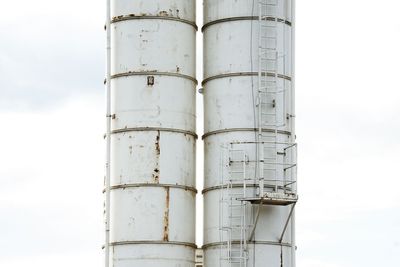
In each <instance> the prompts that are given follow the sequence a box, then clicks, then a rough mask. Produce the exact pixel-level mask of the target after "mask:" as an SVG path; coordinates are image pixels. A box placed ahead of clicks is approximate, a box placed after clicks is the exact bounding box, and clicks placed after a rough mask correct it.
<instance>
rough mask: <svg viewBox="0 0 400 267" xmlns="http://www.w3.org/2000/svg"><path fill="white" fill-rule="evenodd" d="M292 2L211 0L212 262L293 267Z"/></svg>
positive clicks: (207, 247) (207, 88) (207, 191)
mask: <svg viewBox="0 0 400 267" xmlns="http://www.w3.org/2000/svg"><path fill="white" fill-rule="evenodd" d="M293 2H294V1H292V0H255V1H253V0H237V1H230V0H205V1H204V26H203V28H202V30H203V33H204V81H203V94H204V127H205V130H204V131H205V135H204V136H203V139H204V147H205V155H204V161H205V169H204V175H205V181H204V191H203V194H204V246H203V249H204V266H205V267H214V266H221V267H244V266H249V267H264V266H271V267H282V266H284V267H293V266H295V255H294V254H295V239H294V206H295V202H296V200H297V194H296V187H297V181H296V145H295V133H294V117H295V114H294V84H293V83H294V68H293V62H294V61H293V57H294V55H293V43H294V38H293V36H294V33H293V26H294V25H293V24H294V16H293V13H294V12H293V10H294V3H293ZM263 51H266V52H265V53H266V54H267V56H265V55H263V53H264V52H263ZM268 53H269V54H268ZM271 88H272V89H271ZM265 90H266V91H265ZM268 90H269V91H268ZM263 95H266V97H265V98H266V100H265V101H264V100H263ZM263 101H264V102H263ZM261 150H262V151H261ZM260 151H261V152H260ZM260 155H261V156H260ZM260 166H261V167H260ZM260 169H261V170H260ZM261 180H262V184H263V186H261V187H262V188H261V187H260V181H261ZM244 187H246V188H244ZM260 191H261V193H260ZM263 192H265V193H263ZM268 194H269V195H268ZM267 195H268V196H276V197H275V198H274V197H271V198H270V199H269V198H268V197H267ZM280 196H290V197H288V198H284V199H283V200H282V199H281V200H279V197H280ZM250 197H253V198H252V200H250ZM267 198H268V199H267ZM243 200H246V201H243ZM260 202H262V203H261V204H260Z"/></svg>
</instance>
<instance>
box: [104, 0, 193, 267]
mask: <svg viewBox="0 0 400 267" xmlns="http://www.w3.org/2000/svg"><path fill="white" fill-rule="evenodd" d="M107 8H108V16H107V17H108V21H107V33H108V37H109V38H108V58H109V60H108V70H109V73H108V79H107V89H108V93H109V94H108V96H109V97H108V103H109V105H108V112H107V121H108V126H109V128H108V134H107V143H108V151H109V153H108V160H107V167H108V168H107V175H106V189H105V195H106V212H105V213H106V216H105V217H106V244H105V252H106V265H105V266H107V267H160V266H165V267H176V266H181V267H194V254H195V249H196V245H195V196H196V189H195V173H196V168H195V153H196V151H195V149H196V146H195V143H196V138H197V136H196V129H195V125H196V122H195V103H196V101H195V95H196V84H197V82H196V79H195V73H196V70H195V52H196V45H195V42H196V31H197V28H196V24H195V1H194V0H170V1H168V0H137V1H133V0H111V1H110V0H109V1H108V5H107Z"/></svg>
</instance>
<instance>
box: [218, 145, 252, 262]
mask: <svg viewBox="0 0 400 267" xmlns="http://www.w3.org/2000/svg"><path fill="white" fill-rule="evenodd" d="M229 146H230V147H229V149H228V155H229V158H228V165H229V173H228V175H227V179H223V180H222V181H221V182H222V184H223V185H224V188H223V193H222V196H221V201H220V203H221V208H220V209H221V212H220V214H221V216H222V218H221V219H222V224H221V226H220V230H221V231H222V236H221V241H222V242H223V243H226V245H225V246H224V251H223V252H222V255H221V261H224V262H225V263H227V264H228V266H229V267H246V266H247V260H248V251H247V232H248V229H249V228H250V226H249V225H248V221H247V220H248V218H247V216H246V209H247V205H248V203H247V202H245V201H241V199H243V198H245V197H246V186H243V187H242V183H243V181H246V179H247V177H246V167H247V166H246V165H247V163H248V156H247V154H246V152H245V151H244V150H240V149H234V148H233V146H232V145H229ZM238 185H239V187H237V186H238ZM226 208H227V211H228V213H227V214H226V215H225V214H224V213H223V211H224V210H226ZM222 266H226V264H222Z"/></svg>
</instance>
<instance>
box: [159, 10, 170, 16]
mask: <svg viewBox="0 0 400 267" xmlns="http://www.w3.org/2000/svg"><path fill="white" fill-rule="evenodd" d="M158 14H159V15H160V16H162V17H168V12H167V11H160V12H159V13H158Z"/></svg>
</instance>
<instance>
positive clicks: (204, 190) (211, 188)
mask: <svg viewBox="0 0 400 267" xmlns="http://www.w3.org/2000/svg"><path fill="white" fill-rule="evenodd" d="M264 183H265V182H264ZM227 186H228V185H226V184H224V185H217V186H211V187H207V188H205V189H203V191H201V193H202V194H205V193H207V192H210V191H214V190H222V189H226V188H227ZM230 186H231V187H232V188H243V183H241V184H232V185H230ZM246 187H248V188H258V187H259V184H246ZM264 188H269V189H275V185H272V184H271V185H269V184H264ZM277 188H278V189H281V190H283V189H284V188H283V186H277ZM286 191H291V190H290V189H288V188H286Z"/></svg>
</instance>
